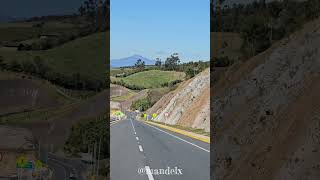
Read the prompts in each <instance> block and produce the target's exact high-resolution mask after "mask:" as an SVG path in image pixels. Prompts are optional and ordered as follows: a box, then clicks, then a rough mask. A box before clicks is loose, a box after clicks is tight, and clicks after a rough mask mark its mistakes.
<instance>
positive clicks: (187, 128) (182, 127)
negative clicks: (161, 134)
mask: <svg viewBox="0 0 320 180" xmlns="http://www.w3.org/2000/svg"><path fill="white" fill-rule="evenodd" d="M151 122H154V123H158V124H162V125H166V126H169V127H173V128H177V129H182V130H185V131H189V132H193V133H196V134H200V135H204V136H208V137H210V132H206V131H204V130H203V129H195V128H191V127H184V126H181V125H171V124H165V123H163V122H159V121H151Z"/></svg>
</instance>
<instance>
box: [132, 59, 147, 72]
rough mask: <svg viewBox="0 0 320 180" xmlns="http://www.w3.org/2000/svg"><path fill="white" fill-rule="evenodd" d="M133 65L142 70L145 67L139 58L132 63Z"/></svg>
mask: <svg viewBox="0 0 320 180" xmlns="http://www.w3.org/2000/svg"><path fill="white" fill-rule="evenodd" d="M134 66H135V68H136V69H138V71H143V70H144V67H145V63H144V61H142V60H141V59H138V60H137V62H136V63H135V64H134Z"/></svg>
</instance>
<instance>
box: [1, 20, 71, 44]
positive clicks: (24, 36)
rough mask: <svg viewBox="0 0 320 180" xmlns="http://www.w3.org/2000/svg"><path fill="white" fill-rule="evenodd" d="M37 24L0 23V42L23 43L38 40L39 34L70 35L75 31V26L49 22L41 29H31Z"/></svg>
mask: <svg viewBox="0 0 320 180" xmlns="http://www.w3.org/2000/svg"><path fill="white" fill-rule="evenodd" d="M36 23H37V22H21V23H1V24H0V40H1V41H25V40H28V39H33V38H38V36H39V35H40V34H51V33H65V32H68V33H72V32H75V31H76V26H75V25H73V24H69V23H61V22H49V23H45V24H44V25H43V27H42V28H38V27H33V25H34V24H36Z"/></svg>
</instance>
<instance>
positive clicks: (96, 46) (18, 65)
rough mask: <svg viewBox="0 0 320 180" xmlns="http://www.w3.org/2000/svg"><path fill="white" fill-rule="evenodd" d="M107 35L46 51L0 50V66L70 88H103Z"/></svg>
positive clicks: (94, 35) (75, 41)
mask: <svg viewBox="0 0 320 180" xmlns="http://www.w3.org/2000/svg"><path fill="white" fill-rule="evenodd" d="M106 38H107V37H106V34H105V33H98V34H93V35H90V36H88V37H85V38H81V39H77V40H74V41H72V42H69V43H66V44H64V45H63V46H61V47H56V48H53V49H50V50H47V51H32V52H26V51H18V52H17V51H6V50H0V54H1V55H2V62H0V67H1V68H2V69H6V70H9V71H14V72H24V73H27V74H31V75H35V76H38V77H40V78H43V79H47V80H49V81H51V82H52V83H54V84H57V85H59V86H63V87H65V88H67V89H78V90H101V89H103V88H105V84H106V82H105V68H106V67H105V64H106V63H105V62H104V61H103V59H105V54H106V53H105V52H104V48H105V46H104V45H103V44H104V43H105V39H106ZM79 52H81V53H79ZM89 60H90V61H89Z"/></svg>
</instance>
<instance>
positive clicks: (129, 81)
mask: <svg viewBox="0 0 320 180" xmlns="http://www.w3.org/2000/svg"><path fill="white" fill-rule="evenodd" d="M183 78H184V73H183V72H176V71H161V70H149V71H143V72H138V73H135V74H132V75H130V76H127V77H124V78H111V83H113V84H118V85H121V86H124V87H127V88H129V89H133V90H142V89H150V88H158V87H164V86H169V85H170V84H171V85H174V84H177V83H179V82H181V81H182V80H183Z"/></svg>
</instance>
